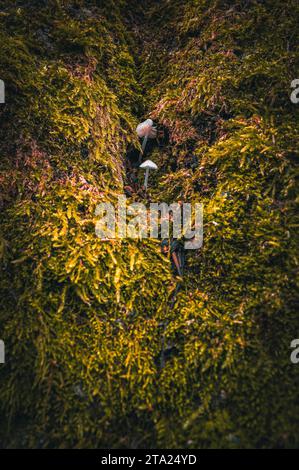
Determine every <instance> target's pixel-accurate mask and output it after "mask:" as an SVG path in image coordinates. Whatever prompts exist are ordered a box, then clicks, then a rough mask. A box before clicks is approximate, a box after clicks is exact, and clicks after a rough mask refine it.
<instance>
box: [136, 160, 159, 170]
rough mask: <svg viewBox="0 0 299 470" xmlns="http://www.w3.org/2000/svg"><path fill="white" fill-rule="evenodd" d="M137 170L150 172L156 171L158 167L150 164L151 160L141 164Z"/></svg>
mask: <svg viewBox="0 0 299 470" xmlns="http://www.w3.org/2000/svg"><path fill="white" fill-rule="evenodd" d="M139 168H144V169H146V168H150V169H151V170H157V169H158V167H157V165H156V164H155V163H154V162H152V161H151V160H145V162H143V163H141V165H140V167H139Z"/></svg>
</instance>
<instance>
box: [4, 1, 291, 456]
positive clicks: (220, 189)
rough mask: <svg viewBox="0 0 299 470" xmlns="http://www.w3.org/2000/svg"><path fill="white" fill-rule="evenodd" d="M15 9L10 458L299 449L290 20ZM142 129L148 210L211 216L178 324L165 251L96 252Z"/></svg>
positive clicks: (285, 6)
mask: <svg viewBox="0 0 299 470" xmlns="http://www.w3.org/2000/svg"><path fill="white" fill-rule="evenodd" d="M6 3H7V5H6V7H5V8H4V9H3V10H2V11H1V31H0V39H1V44H2V46H1V51H0V77H1V79H4V80H5V83H6V89H7V103H6V105H5V107H3V108H1V110H0V113H1V122H2V125H1V130H0V138H1V185H2V191H1V194H2V197H1V207H2V210H3V214H2V216H1V224H0V227H1V237H0V241H1V243H0V247H1V250H0V253H1V279H2V280H1V287H0V293H1V298H2V299H4V302H2V304H3V308H2V309H1V314H0V332H1V338H2V339H4V340H5V344H6V348H7V358H8V361H7V363H6V364H5V366H1V371H0V372H1V383H2V386H1V390H0V407H1V408H0V409H1V423H4V424H2V425H1V426H2V428H1V431H0V436H1V440H2V445H3V446H21V447H28V446H33V447H97V448H99V447H108V446H109V447H110V448H112V447H117V446H118V447H119V446H120V447H187V448H188V447H190V448H192V447H199V448H202V447H277V446H279V447H296V446H298V431H297V429H298V422H297V418H296V417H297V416H298V411H299V410H298V404H297V395H298V394H297V390H298V385H299V384H298V373H297V369H296V366H295V365H293V364H291V363H290V358H289V356H290V342H291V340H292V339H294V338H296V337H297V336H298V319H297V312H296V301H297V298H296V297H297V292H298V290H297V288H298V285H297V283H296V282H297V270H298V268H297V265H298V262H297V246H298V244H297V242H298V236H297V234H296V231H297V230H296V229H297V225H298V220H297V218H298V216H297V212H296V209H297V206H296V197H297V182H296V181H297V180H296V178H297V175H298V168H297V167H298V165H297V163H296V156H297V148H298V140H299V139H298V137H299V134H298V117H297V112H298V111H297V108H296V106H295V105H293V104H292V103H291V102H290V99H289V95H290V92H291V89H290V82H291V80H292V79H293V78H294V77H296V70H297V69H298V49H297V46H296V44H297V43H298V37H297V36H298V33H297V21H298V6H297V4H296V2H295V1H292V0H291V1H288V2H280V1H273V0H272V1H271V2H270V1H269V2H268V1H267V2H262V3H261V2H251V3H250V5H247V4H246V8H244V5H243V3H244V2H234V5H233V6H232V5H231V2H228V1H227V2H226V1H220V0H219V1H216V0H215V1H212V2H211V1H200V2H199V1H196V0H190V1H184V2H181V1H180V2H179V1H174V2H166V1H165V2H164V1H163V2H151V4H150V5H149V4H148V2H141V3H140V2H138V4H136V5H135V4H134V2H129V3H127V2H125V1H121V2H115V1H109V2H104V3H105V5H104V6H101V7H99V6H98V5H97V4H98V2H92V1H68V2H58V1H55V2H54V1H50V2H44V6H42V7H40V8H38V9H36V8H35V6H36V3H37V2H30V3H29V5H28V2H23V3H22V2H18V7H16V6H15V2H13V1H11V2H6ZM38 3H40V2H38ZM145 12H146V14H145ZM278 19H279V21H278ZM141 113H145V114H149V113H151V115H152V117H153V118H154V119H156V120H157V121H159V122H160V123H163V124H164V125H165V126H166V127H167V128H168V130H169V132H170V144H169V145H167V146H165V147H164V148H163V149H161V148H159V149H156V150H155V154H154V155H153V158H154V159H155V161H157V162H158V164H159V169H160V171H159V172H157V174H156V175H155V176H153V178H152V180H151V181H152V183H151V193H150V194H151V198H152V200H159V201H162V200H163V201H169V202H170V201H175V200H183V201H184V200H185V201H188V202H191V201H200V202H203V203H204V219H205V220H204V246H203V248H202V249H201V250H200V251H196V252H194V253H193V252H192V253H188V255H187V261H188V263H187V266H188V267H187V271H186V275H185V277H184V282H183V284H182V287H181V290H180V292H179V294H178V295H177V298H176V303H175V306H174V308H173V309H171V308H170V303H171V302H170V301H171V297H172V294H173V292H174V289H175V285H176V280H175V279H174V278H173V276H172V274H171V269H170V263H169V262H168V260H167V259H165V258H164V257H162V255H161V253H160V247H159V244H158V243H157V242H155V241H152V240H146V241H134V240H123V241H117V240H116V241H114V242H101V241H99V240H98V239H97V237H96V236H95V233H94V227H95V222H96V217H95V215H94V211H95V207H96V204H97V203H98V202H100V201H115V200H116V197H117V194H118V193H119V192H122V191H123V182H124V180H125V170H124V158H125V152H126V149H127V147H128V145H130V144H134V145H138V143H137V140H136V136H135V132H134V129H135V126H136V123H137V122H138V118H139V117H140V114H141ZM192 156H194V157H196V158H197V159H198V166H197V167H196V168H195V169H193V170H192V169H190V168H189V167H188V165H187V161H188V159H189V158H190V157H192ZM174 162H175V163H176V165H177V171H175V172H173V171H171V165H172V164H173V163H174ZM163 343H164V347H166V349H167V351H168V355H167V357H166V359H165V363H164V366H163V367H162V366H161V363H162V362H163V361H161V351H162V344H163Z"/></svg>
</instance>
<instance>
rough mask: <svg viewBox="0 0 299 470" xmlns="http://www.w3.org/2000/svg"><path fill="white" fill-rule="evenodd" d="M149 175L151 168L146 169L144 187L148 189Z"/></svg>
mask: <svg viewBox="0 0 299 470" xmlns="http://www.w3.org/2000/svg"><path fill="white" fill-rule="evenodd" d="M148 175H149V168H147V169H146V170H145V177H144V187H145V189H146V190H147V183H148Z"/></svg>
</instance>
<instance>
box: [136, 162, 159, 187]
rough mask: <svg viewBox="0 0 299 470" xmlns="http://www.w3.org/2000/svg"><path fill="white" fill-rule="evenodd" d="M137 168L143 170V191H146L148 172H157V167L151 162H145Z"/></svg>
mask: <svg viewBox="0 0 299 470" xmlns="http://www.w3.org/2000/svg"><path fill="white" fill-rule="evenodd" d="M139 168H143V169H145V177H144V186H145V189H147V182H148V175H149V171H150V170H157V169H158V167H157V165H156V164H155V163H154V162H152V161H151V160H146V161H145V162H143V163H141V165H140V167H139Z"/></svg>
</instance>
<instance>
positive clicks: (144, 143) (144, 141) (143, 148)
mask: <svg viewBox="0 0 299 470" xmlns="http://www.w3.org/2000/svg"><path fill="white" fill-rule="evenodd" d="M147 140H148V136H147V135H146V136H144V138H143V142H142V147H141V152H140V154H139V163H141V160H142V156H143V154H144V151H145V147H146V144H147Z"/></svg>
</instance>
